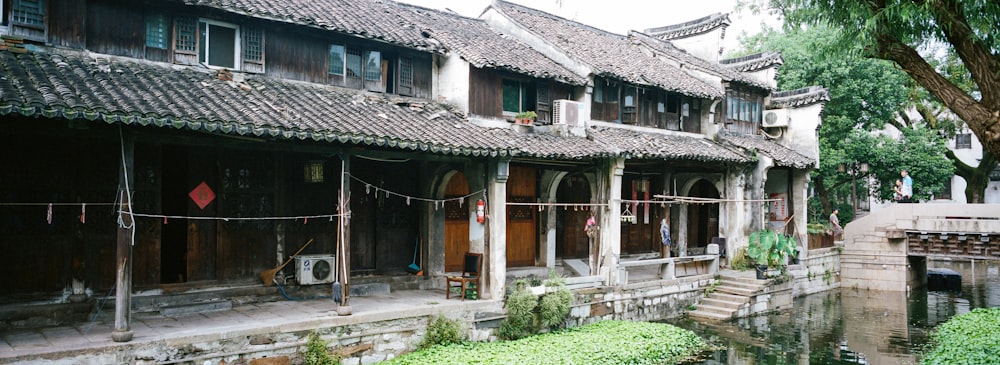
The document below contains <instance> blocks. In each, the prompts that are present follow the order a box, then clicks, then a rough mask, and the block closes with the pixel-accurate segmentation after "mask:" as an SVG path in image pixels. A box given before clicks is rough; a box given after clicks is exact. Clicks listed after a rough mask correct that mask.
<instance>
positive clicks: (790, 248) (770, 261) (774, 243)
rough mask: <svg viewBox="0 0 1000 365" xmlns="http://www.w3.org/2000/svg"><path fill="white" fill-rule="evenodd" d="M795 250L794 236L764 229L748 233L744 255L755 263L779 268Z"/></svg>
mask: <svg viewBox="0 0 1000 365" xmlns="http://www.w3.org/2000/svg"><path fill="white" fill-rule="evenodd" d="M796 250H797V248H796V242H795V237H791V236H786V235H783V234H780V233H778V232H775V231H772V230H770V229H764V230H762V231H757V232H753V233H751V234H750V244H749V245H747V254H746V255H747V257H748V258H749V259H750V260H751V261H752V262H753V263H754V264H756V265H761V266H765V265H766V266H768V267H772V268H780V267H784V266H785V262H786V259H787V258H788V257H790V256H793V255H795V254H796Z"/></svg>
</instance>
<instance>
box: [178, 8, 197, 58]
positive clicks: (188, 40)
mask: <svg viewBox="0 0 1000 365" xmlns="http://www.w3.org/2000/svg"><path fill="white" fill-rule="evenodd" d="M174 63H179V64H182V65H196V64H198V19H196V18H194V17H177V18H174Z"/></svg>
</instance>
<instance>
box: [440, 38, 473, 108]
mask: <svg viewBox="0 0 1000 365" xmlns="http://www.w3.org/2000/svg"><path fill="white" fill-rule="evenodd" d="M435 59H436V62H435V63H434V65H435V70H434V71H435V72H434V82H435V84H434V100H439V101H440V100H443V101H444V102H446V103H448V104H452V105H454V106H456V107H458V108H459V109H461V110H462V111H463V112H465V114H466V115H468V114H469V67H471V66H470V65H469V63H468V62H466V61H465V60H463V59H462V58H461V57H459V56H458V55H457V54H454V53H450V52H449V53H448V54H446V55H443V56H442V55H438V56H435Z"/></svg>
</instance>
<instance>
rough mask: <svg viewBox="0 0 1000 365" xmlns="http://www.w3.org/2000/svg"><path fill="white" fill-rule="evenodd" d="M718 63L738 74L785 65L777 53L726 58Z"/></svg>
mask: <svg viewBox="0 0 1000 365" xmlns="http://www.w3.org/2000/svg"><path fill="white" fill-rule="evenodd" d="M719 63H721V64H723V65H725V66H726V67H729V68H731V69H733V70H736V71H739V72H753V71H760V70H763V69H765V68H768V67H773V66H780V65H782V64H784V63H785V60H784V59H782V58H781V53H778V52H761V53H754V54H752V55H747V56H742V57H735V58H727V59H724V60H721V61H719Z"/></svg>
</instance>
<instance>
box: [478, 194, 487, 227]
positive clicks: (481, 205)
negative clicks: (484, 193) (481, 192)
mask: <svg viewBox="0 0 1000 365" xmlns="http://www.w3.org/2000/svg"><path fill="white" fill-rule="evenodd" d="M476 222H479V223H484V222H486V202H484V201H483V200H482V199H479V201H477V202H476Z"/></svg>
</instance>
